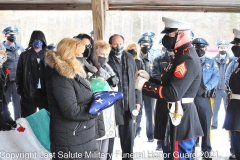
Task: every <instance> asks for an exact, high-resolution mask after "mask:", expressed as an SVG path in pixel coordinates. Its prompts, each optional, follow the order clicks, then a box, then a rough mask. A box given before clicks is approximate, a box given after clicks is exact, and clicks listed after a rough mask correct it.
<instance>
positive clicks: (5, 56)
mask: <svg viewBox="0 0 240 160" xmlns="http://www.w3.org/2000/svg"><path fill="white" fill-rule="evenodd" d="M0 53H1V54H3V55H4V62H6V61H7V54H6V52H5V50H0Z"/></svg>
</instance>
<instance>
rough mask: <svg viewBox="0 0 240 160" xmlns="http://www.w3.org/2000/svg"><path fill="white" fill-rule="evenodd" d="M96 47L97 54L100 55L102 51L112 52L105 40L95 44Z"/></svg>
mask: <svg viewBox="0 0 240 160" xmlns="http://www.w3.org/2000/svg"><path fill="white" fill-rule="evenodd" d="M94 47H95V49H96V52H97V53H98V52H99V51H100V50H101V49H104V50H106V51H107V52H108V53H109V52H110V51H111V46H110V44H108V43H107V42H105V41H103V40H98V41H96V42H95V44H94Z"/></svg>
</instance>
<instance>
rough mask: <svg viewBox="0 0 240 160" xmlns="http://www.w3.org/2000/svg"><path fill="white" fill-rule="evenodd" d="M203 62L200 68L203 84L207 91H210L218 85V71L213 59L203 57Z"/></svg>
mask: <svg viewBox="0 0 240 160" xmlns="http://www.w3.org/2000/svg"><path fill="white" fill-rule="evenodd" d="M203 61H205V64H204V65H203V66H202V77H203V84H204V86H205V87H206V88H207V90H211V89H213V88H214V87H215V86H216V85H217V83H218V79H219V69H218V66H217V64H216V62H215V61H214V60H213V59H210V58H208V57H204V59H203Z"/></svg>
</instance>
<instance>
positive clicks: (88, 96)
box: [44, 51, 97, 160]
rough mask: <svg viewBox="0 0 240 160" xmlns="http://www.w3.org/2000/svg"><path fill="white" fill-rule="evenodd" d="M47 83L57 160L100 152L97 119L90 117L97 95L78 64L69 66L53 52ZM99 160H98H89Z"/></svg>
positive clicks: (52, 139) (51, 139)
mask: <svg viewBox="0 0 240 160" xmlns="http://www.w3.org/2000/svg"><path fill="white" fill-rule="evenodd" d="M45 61H46V64H47V66H46V69H45V73H44V75H45V79H46V85H47V95H48V103H49V110H50V141H51V151H52V153H55V158H56V159H61V155H64V154H67V155H70V153H71V154H72V155H74V153H76V152H77V153H78V155H81V157H68V158H66V157H65V158H64V159H65V160H66V159H71V158H73V159H74V158H75V159H81V160H84V159H86V157H85V155H86V154H85V152H86V153H90V152H93V153H94V152H95V151H97V147H96V141H95V117H96V116H95V115H92V114H90V113H89V108H90V106H91V102H92V100H93V92H92V90H91V88H90V86H89V83H88V82H87V81H86V80H85V79H84V78H82V77H81V76H79V75H81V72H82V71H83V69H82V67H80V63H79V61H78V60H76V61H74V62H71V64H70V63H67V62H66V61H63V60H61V58H60V57H59V56H57V55H56V54H55V53H54V52H53V51H49V52H48V53H47V56H46V58H45ZM89 159H95V158H88V160H89Z"/></svg>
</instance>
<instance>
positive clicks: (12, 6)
mask: <svg viewBox="0 0 240 160" xmlns="http://www.w3.org/2000/svg"><path fill="white" fill-rule="evenodd" d="M91 9H92V8H91V4H1V5H0V10H91Z"/></svg>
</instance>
